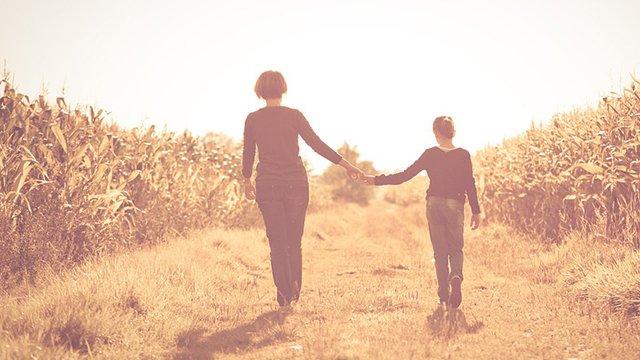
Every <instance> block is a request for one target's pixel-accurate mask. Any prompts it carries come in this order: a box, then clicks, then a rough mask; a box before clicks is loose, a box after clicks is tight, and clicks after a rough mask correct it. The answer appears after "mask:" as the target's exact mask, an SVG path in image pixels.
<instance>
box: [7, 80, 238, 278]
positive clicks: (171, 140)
mask: <svg viewBox="0 0 640 360" xmlns="http://www.w3.org/2000/svg"><path fill="white" fill-rule="evenodd" d="M3 82H4V85H5V86H4V95H3V96H2V98H0V229H1V231H0V254H1V256H0V274H1V275H2V280H3V281H0V283H1V284H3V286H4V287H5V288H6V287H10V286H11V285H12V284H13V283H15V282H16V281H21V280H25V279H27V280H33V277H34V274H35V273H36V271H37V269H38V268H41V267H42V266H45V265H46V266H52V267H54V268H55V267H64V266H69V265H73V264H76V263H78V262H81V261H82V260H83V259H85V258H86V257H88V256H91V255H98V254H101V253H104V252H110V251H113V250H115V249H117V248H120V247H123V246H129V245H132V244H150V243H154V242H157V241H159V240H160V239H162V238H163V237H164V236H165V235H166V234H168V233H170V234H175V233H182V232H184V231H185V230H188V229H193V228H201V227H204V226H209V225H217V226H232V225H241V224H243V221H244V220H243V218H244V217H245V214H246V213H247V209H248V206H249V204H248V203H247V202H245V201H242V197H241V192H240V187H239V182H237V181H236V180H235V177H236V174H237V173H238V170H237V169H238V168H239V165H240V156H239V149H240V148H239V146H238V144H236V143H234V142H232V141H230V140H229V139H227V138H225V137H224V136H221V135H215V134H210V135H207V136H205V137H195V136H192V135H190V134H189V133H188V132H185V133H183V134H175V133H170V132H167V131H163V132H157V131H156V130H155V129H154V127H153V126H152V127H150V128H148V129H142V128H136V129H133V130H124V129H121V128H119V127H118V126H116V125H114V124H110V123H108V122H107V121H106V120H105V112H104V111H102V110H97V111H96V110H95V109H94V108H93V107H88V108H86V107H85V108H80V107H79V108H76V109H72V108H70V107H69V106H68V105H67V104H66V102H65V100H64V98H57V99H56V102H55V104H53V105H50V104H49V103H48V102H47V101H46V100H45V98H44V97H43V96H39V97H38V98H36V99H30V98H29V97H28V96H26V95H23V94H20V93H18V92H16V91H15V89H13V88H12V87H11V85H10V84H9V83H7V82H6V81H3ZM0 84H2V83H1V82H0Z"/></svg>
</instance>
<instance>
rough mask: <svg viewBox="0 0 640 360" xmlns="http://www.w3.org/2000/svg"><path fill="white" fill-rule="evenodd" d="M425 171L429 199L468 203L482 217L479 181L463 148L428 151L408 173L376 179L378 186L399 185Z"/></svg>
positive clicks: (434, 148)
mask: <svg viewBox="0 0 640 360" xmlns="http://www.w3.org/2000/svg"><path fill="white" fill-rule="evenodd" d="M422 170H426V171H427V175H429V189H428V190H427V197H428V196H438V197H444V198H449V199H458V200H461V201H462V202H464V201H465V195H466V196H467V197H468V198H469V205H470V206H471V211H472V212H473V213H474V214H479V213H480V205H479V204H478V192H477V190H476V181H475V179H474V178H473V170H472V165H471V155H470V154H469V152H468V151H467V150H465V149H462V148H456V149H453V150H449V151H445V150H442V149H440V148H439V147H437V146H434V147H432V148H429V149H427V150H425V152H424V153H423V154H422V155H421V156H420V158H419V159H418V160H416V162H414V163H413V164H412V165H411V166H409V167H408V168H407V169H406V170H405V171H402V172H399V173H397V174H393V175H380V176H376V179H375V181H376V185H397V184H401V183H403V182H405V181H408V180H410V179H412V178H413V177H414V176H416V175H418V173H420V172H421V171H422Z"/></svg>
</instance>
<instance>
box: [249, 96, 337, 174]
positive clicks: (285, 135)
mask: <svg viewBox="0 0 640 360" xmlns="http://www.w3.org/2000/svg"><path fill="white" fill-rule="evenodd" d="M298 135H300V136H301V137H302V139H304V141H305V142H306V143H307V144H308V145H309V146H310V147H311V148H312V149H313V150H314V151H315V152H317V153H318V154H320V155H322V156H323V157H324V158H326V159H327V160H329V161H331V162H332V163H334V164H337V163H339V162H340V160H342V156H340V154H338V153H337V152H335V151H334V150H333V149H331V148H330V147H329V146H327V144H325V143H324V142H323V141H322V140H321V139H320V138H319V137H318V135H316V133H315V132H314V131H313V129H312V128H311V125H309V122H308V121H307V119H306V118H305V117H304V115H302V113H301V112H300V111H298V110H296V109H291V108H288V107H285V106H270V107H264V108H262V109H260V110H258V111H255V112H252V113H251V114H249V116H247V120H246V121H245V123H244V151H243V154H242V175H243V176H244V177H245V178H249V177H251V173H252V172H253V161H254V158H255V154H256V145H257V146H258V167H257V169H256V173H257V175H256V182H260V183H263V184H264V183H282V182H299V181H304V182H306V181H307V170H306V169H305V167H304V164H303V163H302V159H301V158H300V155H299V151H300V148H299V147H298Z"/></svg>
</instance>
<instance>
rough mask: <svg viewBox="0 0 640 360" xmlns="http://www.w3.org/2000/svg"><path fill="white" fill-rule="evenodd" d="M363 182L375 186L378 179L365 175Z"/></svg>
mask: <svg viewBox="0 0 640 360" xmlns="http://www.w3.org/2000/svg"><path fill="white" fill-rule="evenodd" d="M362 181H364V183H365V184H367V185H375V184H376V177H375V176H373V175H365V176H363V177H362Z"/></svg>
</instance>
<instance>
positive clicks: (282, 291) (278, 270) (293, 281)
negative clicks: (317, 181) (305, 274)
mask: <svg viewBox="0 0 640 360" xmlns="http://www.w3.org/2000/svg"><path fill="white" fill-rule="evenodd" d="M256 201H257V202H258V207H259V208H260V212H261V213H262V218H263V219H264V225H265V228H266V230H267V238H268V239H269V247H270V248H271V271H272V273H273V280H274V282H275V284H276V288H277V290H278V294H277V297H278V304H280V306H285V305H288V304H289V303H291V301H294V300H298V298H299V297H300V288H301V285H302V234H303V232H304V220H305V216H306V213H307V206H308V204H309V185H308V184H307V183H304V182H301V183H291V184H261V183H258V184H257V185H256Z"/></svg>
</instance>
